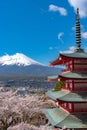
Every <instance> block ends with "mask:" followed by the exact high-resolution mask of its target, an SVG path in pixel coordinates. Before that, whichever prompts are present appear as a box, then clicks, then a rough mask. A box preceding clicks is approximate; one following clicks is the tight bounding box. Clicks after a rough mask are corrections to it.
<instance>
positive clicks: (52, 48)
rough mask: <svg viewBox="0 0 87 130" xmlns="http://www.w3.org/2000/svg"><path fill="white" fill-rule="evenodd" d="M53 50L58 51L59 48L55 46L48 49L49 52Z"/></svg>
mask: <svg viewBox="0 0 87 130" xmlns="http://www.w3.org/2000/svg"><path fill="white" fill-rule="evenodd" d="M54 49H59V47H58V46H55V47H52V46H50V47H49V50H54Z"/></svg>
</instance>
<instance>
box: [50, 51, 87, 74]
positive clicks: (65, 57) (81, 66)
mask: <svg viewBox="0 0 87 130" xmlns="http://www.w3.org/2000/svg"><path fill="white" fill-rule="evenodd" d="M55 65H65V66H66V69H65V71H66V70H67V71H72V72H78V71H79V72H81V73H86V72H87V53H85V52H81V53H79V52H74V53H70V54H60V56H59V58H58V59H57V60H55V61H53V62H51V63H50V66H55Z"/></svg>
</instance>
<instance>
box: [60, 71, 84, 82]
mask: <svg viewBox="0 0 87 130" xmlns="http://www.w3.org/2000/svg"><path fill="white" fill-rule="evenodd" d="M59 78H61V79H63V80H67V79H76V80H79V79H81V80H87V74H81V73H74V72H73V73H72V72H66V73H62V74H60V75H59Z"/></svg>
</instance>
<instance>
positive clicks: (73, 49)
mask: <svg viewBox="0 0 87 130" xmlns="http://www.w3.org/2000/svg"><path fill="white" fill-rule="evenodd" d="M75 49H76V47H75V46H71V47H69V50H66V51H60V53H73V52H74V51H75Z"/></svg>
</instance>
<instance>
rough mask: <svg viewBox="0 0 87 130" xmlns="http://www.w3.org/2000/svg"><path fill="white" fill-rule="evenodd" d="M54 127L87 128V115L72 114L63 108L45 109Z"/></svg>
mask: <svg viewBox="0 0 87 130" xmlns="http://www.w3.org/2000/svg"><path fill="white" fill-rule="evenodd" d="M43 111H44V113H45V115H46V117H47V118H48V120H49V121H50V123H51V125H52V126H55V127H58V128H62V127H64V126H65V127H66V128H87V113H82V114H81V113H77V114H70V113H69V112H66V111H64V110H63V109H61V108H53V109H44V110H43Z"/></svg>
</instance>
